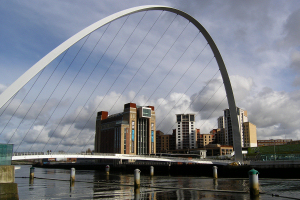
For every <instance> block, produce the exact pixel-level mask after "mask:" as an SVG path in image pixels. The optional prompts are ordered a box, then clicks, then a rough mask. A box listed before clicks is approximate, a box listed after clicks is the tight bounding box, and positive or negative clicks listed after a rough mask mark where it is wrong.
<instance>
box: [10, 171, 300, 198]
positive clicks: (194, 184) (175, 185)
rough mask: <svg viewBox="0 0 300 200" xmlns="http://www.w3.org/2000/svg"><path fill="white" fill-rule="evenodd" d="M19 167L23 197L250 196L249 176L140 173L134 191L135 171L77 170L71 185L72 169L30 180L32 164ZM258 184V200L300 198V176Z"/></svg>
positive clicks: (49, 173) (21, 194)
mask: <svg viewBox="0 0 300 200" xmlns="http://www.w3.org/2000/svg"><path fill="white" fill-rule="evenodd" d="M18 167H20V169H16V174H15V177H16V179H15V182H16V183H17V184H18V191H19V198H20V199H245V200H246V199H251V198H250V195H249V193H248V191H249V181H248V179H228V178H224V179H217V180H214V179H212V178H209V177H207V178H205V177H180V176H176V177H174V176H168V175H166V176H154V177H153V178H150V177H149V176H148V175H147V176H146V175H145V176H144V175H143V172H141V188H140V190H139V191H136V192H135V190H134V187H133V180H134V177H133V173H132V174H116V173H111V174H110V175H109V176H106V175H105V173H104V171H95V170H77V171H76V182H75V184H74V185H73V186H70V182H69V180H70V170H65V169H46V168H35V173H34V176H35V177H36V178H35V179H34V181H33V183H30V181H29V178H28V177H29V173H30V167H31V166H28V165H22V166H16V168H18ZM154 171H155V169H154ZM259 184H260V191H261V192H263V194H260V197H259V198H258V199H274V200H279V199H300V179H295V180H291V179H259ZM220 190H222V191H220ZM225 190H226V191H225ZM272 194H277V195H279V197H278V196H277V197H275V196H273V197H272ZM287 197H288V198H287Z"/></svg>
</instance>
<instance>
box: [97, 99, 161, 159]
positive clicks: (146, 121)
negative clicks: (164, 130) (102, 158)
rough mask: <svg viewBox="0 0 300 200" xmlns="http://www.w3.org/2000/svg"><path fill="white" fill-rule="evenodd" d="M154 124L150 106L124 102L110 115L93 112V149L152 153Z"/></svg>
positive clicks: (102, 151) (153, 115) (126, 152)
mask: <svg viewBox="0 0 300 200" xmlns="http://www.w3.org/2000/svg"><path fill="white" fill-rule="evenodd" d="M155 135H156V124H155V111H154V107H153V106H137V105H136V104H135V103H127V104H125V105H124V111H123V112H121V113H117V114H114V115H108V112H106V111H101V112H98V114H97V120H96V135H95V152H96V153H120V154H135V155H143V154H155V153H156V146H155V145H156V141H155V140H156V136H155Z"/></svg>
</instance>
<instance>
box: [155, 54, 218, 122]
mask: <svg viewBox="0 0 300 200" xmlns="http://www.w3.org/2000/svg"><path fill="white" fill-rule="evenodd" d="M213 59H214V57H212V58H211V60H210V61H209V62H208V63H207V65H206V66H205V67H204V68H203V70H202V71H201V72H200V73H199V74H198V76H197V77H196V78H195V80H194V81H193V82H192V83H191V84H190V86H189V87H188V88H187V89H186V91H185V92H184V93H183V94H182V95H181V97H180V98H179V99H178V101H177V102H176V103H175V104H174V106H173V107H172V108H171V110H169V112H168V114H167V115H165V117H164V118H163V120H162V121H161V122H160V123H159V124H158V125H157V127H159V126H160V125H161V123H162V122H163V121H164V120H165V119H166V117H167V116H168V115H169V114H170V112H171V111H172V110H173V109H174V107H175V106H176V105H177V104H178V103H179V101H180V100H181V99H182V97H183V96H184V95H185V94H186V93H187V92H188V90H189V89H190V88H191V86H192V85H193V84H194V83H195V82H196V80H197V79H198V78H199V77H200V75H201V74H202V73H203V72H204V70H205V69H206V68H207V67H208V65H209V64H210V63H211V61H212V60H213ZM217 72H218V71H217ZM215 75H216V74H215ZM215 75H214V76H215ZM214 76H213V77H214ZM213 77H212V79H213ZM212 79H211V80H212ZM211 80H210V81H211ZM210 81H209V82H210ZM209 82H208V83H209ZM206 86H207V84H206ZM206 86H205V87H206ZM205 87H204V88H205ZM204 88H203V89H202V90H201V92H202V91H203V90H204ZM201 92H200V93H201Z"/></svg>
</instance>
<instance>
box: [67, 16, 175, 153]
mask: <svg viewBox="0 0 300 200" xmlns="http://www.w3.org/2000/svg"><path fill="white" fill-rule="evenodd" d="M176 17H177V15H176V16H175V17H174V18H173V20H172V21H171V23H170V24H169V25H168V27H167V29H166V30H165V31H164V33H163V34H162V35H164V34H165V33H166V31H167V30H168V29H169V28H170V26H171V25H172V23H173V21H174V20H175V19H176ZM161 39H162V36H161V37H160V39H159V40H158V41H157V42H156V44H155V45H154V47H153V48H152V50H151V51H150V53H149V54H148V56H147V57H146V59H145V60H144V61H143V63H142V64H141V66H142V65H144V63H145V62H146V60H147V59H148V57H149V56H150V54H151V53H152V52H153V50H154V49H155V47H156V46H157V44H158V43H159V41H160V40H161ZM103 99H104V97H103V98H102V100H101V102H100V103H99V104H98V106H97V108H96V109H95V110H94V112H93V114H92V115H91V116H90V118H89V119H88V121H87V122H86V124H87V123H88V122H89V121H90V119H91V117H92V116H93V115H94V113H95V112H96V111H97V110H98V108H99V106H100V104H101V103H102V101H103ZM86 124H85V126H86ZM85 126H84V127H85ZM90 139H91V137H90ZM90 139H89V140H90ZM76 140H77V138H76ZM89 140H88V141H87V143H88V142H89ZM74 142H75V141H74ZM74 142H73V144H74ZM87 143H86V144H87ZM73 144H72V146H73ZM85 146H86V145H85ZM70 148H71V147H70ZM70 148H69V149H68V151H69V150H70Z"/></svg>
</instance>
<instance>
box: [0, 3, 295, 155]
mask: <svg viewBox="0 0 300 200" xmlns="http://www.w3.org/2000/svg"><path fill="white" fill-rule="evenodd" d="M141 5H165V6H170V7H174V8H177V9H179V10H182V11H184V12H186V13H188V14H189V15H191V16H192V17H194V18H195V19H196V20H198V21H199V22H200V23H201V24H202V25H203V26H204V28H205V29H206V30H207V31H208V33H209V34H210V35H211V37H212V38H213V40H214V42H215V43H216V45H217V47H218V49H219V51H220V53H221V55H222V58H223V60H224V62H225V65H226V68H227V71H228V74H229V77H230V80H231V84H232V88H233V92H234V97H235V100H236V105H237V106H238V107H240V108H242V109H244V110H247V112H248V118H249V121H250V122H251V123H253V124H255V125H256V127H257V138H258V139H293V140H298V139H299V137H300V118H298V114H299V110H300V91H299V89H300V88H299V86H300V48H299V47H300V38H299V35H300V2H299V1H297V0H295V1H293V0H287V1H277V0H270V1H268V0H265V1H239V0H226V1H197V0H186V1H181V0H160V1H155V0H151V1H149V0H144V1H143V0H123V1H117V0H102V1H93V0H89V1H79V0H65V1H58V0H51V1H49V0H48V1H46V0H28V1H16V0H12V1H2V3H1V4H0V23H1V29H0V52H1V53H0V93H1V92H3V91H4V90H5V89H6V88H7V87H8V86H9V85H10V84H12V83H13V82H14V81H15V80H16V79H17V78H18V77H19V76H21V75H22V74H23V73H24V72H25V71H26V70H28V69H29V68H30V67H31V66H32V65H34V64H35V63H36V62H38V61H39V60H40V59H41V58H43V57H44V56H45V55H46V54H47V53H49V52H50V51H51V50H53V49H54V48H56V47H57V46H58V45H60V44H61V43H62V42H64V41H65V40H67V39H68V38H70V37H71V36H73V35H75V34H76V33H77V32H79V31H81V30H82V29H84V28H85V27H87V26H89V25H91V24H93V23H94V22H96V21H98V20H100V19H103V18H105V17H107V16H109V15H111V14H114V13H116V12H118V11H121V10H124V9H128V8H131V7H135V6H141ZM144 14H145V13H137V14H134V15H132V16H129V17H128V18H126V17H125V18H121V19H119V20H116V21H115V22H114V24H113V23H112V24H111V25H109V26H107V25H106V26H104V27H102V28H101V29H99V31H96V32H95V33H93V34H91V36H90V37H89V38H88V40H87V41H86V43H84V41H85V40H84V39H83V40H81V41H79V42H78V44H76V45H74V46H73V47H72V48H70V49H69V50H68V52H67V53H66V57H64V58H63V54H62V55H61V56H59V57H58V58H57V59H55V60H54V61H53V62H52V63H51V65H50V66H49V67H47V68H46V69H45V72H43V73H42V75H41V78H40V79H41V80H40V79H38V80H37V82H36V83H37V84H36V88H41V87H42V85H43V84H42V80H46V79H47V76H46V74H47V75H49V74H51V72H52V71H51V70H54V68H55V66H56V65H60V66H61V68H58V70H57V71H55V72H54V75H53V77H51V80H50V81H49V83H50V84H49V85H52V86H53V85H54V83H57V82H58V81H59V80H60V77H61V76H62V74H63V73H64V70H66V69H67V67H68V66H71V64H70V63H71V62H72V59H73V58H74V55H76V52H77V51H78V50H79V49H80V47H81V46H82V50H81V52H80V54H81V58H76V62H77V64H72V69H71V70H68V71H67V74H68V75H69V76H66V78H65V79H63V80H62V81H61V83H60V84H59V87H58V88H57V90H56V91H55V92H54V93H53V95H52V96H51V98H50V99H49V100H48V102H47V104H46V105H45V106H44V107H43V105H44V102H45V99H46V92H43V93H42V94H40V96H39V98H38V99H36V101H35V100H34V98H35V96H37V95H39V94H38V92H37V91H38V90H37V89H33V90H31V91H30V92H31V93H29V95H28V96H27V97H26V100H25V101H24V102H23V103H22V104H21V106H18V105H19V104H20V102H21V101H22V97H23V96H25V95H26V92H28V91H29V90H30V84H33V82H34V80H35V78H36V77H35V78H34V79H32V81H31V82H30V83H28V85H26V87H24V88H23V89H21V90H20V92H19V93H18V95H17V96H16V97H15V99H14V100H13V101H12V102H11V105H10V106H9V107H7V109H6V110H5V111H4V108H1V110H0V111H1V113H2V112H3V111H4V112H3V114H1V116H0V118H1V120H0V131H1V134H0V142H4V143H6V142H8V141H9V142H10V143H14V144H15V149H16V147H17V149H18V151H28V149H30V150H31V151H41V150H47V149H57V150H60V149H62V150H64V151H67V150H68V149H70V148H73V149H72V150H73V151H79V150H80V149H81V148H83V149H84V150H85V149H87V148H91V149H93V143H94V141H93V134H94V127H95V117H96V113H95V112H97V111H100V110H107V111H110V113H111V114H114V113H118V112H121V111H122V110H123V105H124V104H125V103H128V102H131V101H132V100H134V102H136V103H137V104H138V105H144V104H145V105H155V108H156V118H157V126H158V125H159V127H157V128H158V129H161V130H163V131H164V132H165V133H167V134H170V133H171V129H172V127H173V124H174V123H175V114H176V113H196V114H197V117H196V120H197V122H196V127H197V128H200V129H201V133H208V132H209V131H210V130H211V129H212V128H217V127H216V124H217V122H216V118H217V117H218V116H221V115H223V110H224V109H227V108H228V105H227V101H226V99H225V100H224V98H225V96H226V94H225V91H224V88H223V86H222V79H221V77H220V75H218V74H217V75H216V76H214V74H215V72H216V70H217V65H216V63H215V61H214V60H213V61H212V62H211V63H210V60H211V59H212V58H213V55H212V54H211V51H210V49H209V48H208V47H207V46H206V42H205V41H204V40H203V38H202V37H201V34H199V33H198V32H197V30H196V29H195V27H193V26H192V25H191V24H189V23H188V21H186V20H184V19H183V18H180V17H178V16H177V17H176V16H175V15H174V14H171V13H167V12H163V13H162V14H161V12H158V11H153V12H147V13H146V14H145V15H144ZM160 14H161V16H160V18H159V19H160V20H159V22H157V24H156V23H155V22H154V19H156V17H158V16H159V15H160ZM173 20H174V21H173ZM172 21H173V22H172ZM171 22H172V23H171ZM152 24H155V25H154V26H153V28H152V29H151V25H152ZM169 25H170V28H169V29H168V31H166V33H165V35H163V39H162V40H161V41H160V40H159V34H158V33H159V32H160V34H161V33H162V32H163V30H166V28H167V27H168V26H169ZM120 27H122V29H121V31H120V33H119V34H117V37H116V38H115V39H114V40H113V38H114V35H115V34H116V33H117V32H118V30H120ZM136 27H137V28H136ZM106 28H107V31H106V34H103V37H102V39H101V40H99V37H100V35H101V34H102V33H104V31H105V29H106ZM135 28H136V29H135ZM150 29H151V30H152V31H151V34H149V35H147V33H148V32H147V30H150ZM182 30H183V32H182V34H181V31H182ZM131 34H132V35H131ZM144 37H145V38H146V39H144V40H143V38H144ZM176 38H179V39H178V40H176ZM98 40H99V41H100V42H99V45H98V46H96V47H95V49H94V50H93V54H92V55H94V54H95V55H94V56H91V57H90V59H89V64H84V63H85V58H86V57H87V56H88V55H89V52H91V50H92V49H93V47H94V45H95V44H96V43H97V41H98ZM110 41H114V42H113V43H111V44H110ZM141 41H143V43H140V42H141ZM156 41H159V43H158V44H157V47H156V46H155V43H156ZM174 41H175V43H174V44H173V43H172V42H174ZM125 43H126V45H124V46H122V45H123V44H125ZM140 44H141V45H140ZM172 44H173V45H174V46H172ZM139 45H140V46H139ZM189 45H190V46H189ZM170 46H172V48H171V49H170V50H169V51H168V49H167V48H168V47H170ZM107 47H109V48H107ZM154 47H155V49H158V50H156V51H154V52H153V53H149V52H151V48H154ZM106 49H107V51H106V52H105V50H106ZM135 49H138V51H137V52H138V53H139V56H135V51H134V50H135ZM185 49H187V51H186V52H185ZM202 51H203V52H202ZM118 52H119V54H118ZM166 52H168V53H166ZM199 52H201V54H200V58H199V59H197V60H196V62H195V63H194V64H193V59H195V58H196V57H197V55H199ZM104 53H105V56H104V57H103V58H102V59H101V62H100V65H101V66H106V68H105V67H103V68H96V69H95V71H92V67H91V66H94V65H95V64H96V63H97V61H98V60H99V55H102V54H103V55H104ZM71 55H73V57H72V56H71ZM131 55H134V56H132V58H131ZM148 55H150V56H149V59H147V56H148ZM62 58H63V59H62ZM178 58H180V59H179V60H178ZM60 59H62V62H61V63H60ZM114 59H115V60H114ZM144 60H146V62H144ZM143 62H144V63H143ZM80 65H84V67H85V68H84V69H83V70H82V71H81V72H80V73H79V74H78V76H77V77H76V81H75V82H74V84H73V85H72V86H71V87H70V91H69V92H67V93H66V94H65V93H64V92H63V91H64V89H67V88H68V83H69V82H72V78H71V77H72V75H73V76H75V75H76V74H77V71H78V70H79V66H80ZM206 65H209V67H208V68H207V69H205V70H204V72H203V74H201V77H200V78H199V80H198V79H196V77H197V75H198V74H199V73H200V72H201V70H202V69H203V68H205V66H206ZM109 66H113V67H112V68H111V69H110V70H108V71H107V74H106V76H105V77H103V78H101V77H102V76H101V75H102V74H105V71H106V69H108V67H109ZM124 66H126V68H125V69H124V71H122V67H124ZM140 66H142V67H141V69H140V70H138V69H139V67H140ZM155 67H157V69H155ZM154 69H155V70H154ZM182 69H188V70H187V71H188V73H187V74H186V76H184V77H182V78H180V77H181V75H182V71H183V70H182ZM137 70H138V71H137ZM153 70H154V71H153ZM120 71H122V73H121V74H120V77H119V78H118V79H116V78H117V77H118V76H117V75H118V74H119V72H120ZM136 72H137V73H136ZM90 73H91V79H89V81H88V82H87V83H86V84H85V86H84V87H83V89H82V90H80V88H81V86H82V84H84V78H85V77H88V76H89V74H90ZM135 73H136V76H135V77H134V79H132V80H131V77H132V76H133V74H135ZM151 73H153V75H151V77H150V78H149V80H148V81H147V82H146V83H145V86H144V87H142V89H141V91H140V92H138V88H140V87H139V86H140V85H142V84H143V83H144V82H145V77H148V76H149V74H151ZM168 73H169V74H168ZM114 80H116V81H115V83H114ZM194 80H197V82H196V83H195V84H194V85H193V81H194ZM98 81H101V83H100V86H99V88H100V89H99V90H98V89H97V90H96V92H95V93H94V94H93V95H92V96H91V97H90V98H89V99H87V98H85V97H87V96H89V94H90V93H89V92H92V88H93V87H94V86H96V85H97V82H98ZM130 81H131V82H130ZM176 82H178V83H176ZM160 83H161V85H160ZM127 84H128V87H125V88H124V85H127ZM174 85H175V88H174V89H172V87H173V86H174ZM191 85H193V87H192V88H191V89H188V88H189V86H191ZM110 87H111V88H110ZM108 88H110V89H108ZM154 88H158V89H154ZM51 90H52V89H51V87H50V86H46V87H45V91H48V93H49V91H51ZM77 92H79V94H80V95H79V97H78V99H77V100H76V101H74V102H73V97H72V96H71V94H73V95H76V94H77ZM50 93H51V92H50ZM22 95H23V96H22ZM61 97H63V98H62V99H61ZM29 101H35V104H34V105H33V106H30V104H29ZM70 105H71V106H70ZM69 106H70V109H69V110H68V108H69ZM18 107H19V108H18ZM16 108H18V109H17V111H16ZM28 108H30V112H28V113H27V111H26V110H28ZM41 108H42V111H40V110H41ZM54 110H55V113H54V114H53V115H51V113H52V111H54ZM26 113H27V114H26ZM37 113H39V114H40V115H39V116H40V117H39V118H38V119H36V115H37ZM65 113H66V114H65ZM91 113H93V115H92V116H91ZM166 113H167V114H166ZM12 115H13V116H14V117H12V118H11V116H12ZM59 115H60V116H64V115H65V116H64V117H63V118H62V120H59V118H58V116H59ZM90 116H91V120H90V121H88V122H86V119H88V118H90ZM10 118H11V119H10ZM48 120H49V121H48ZM33 141H34V142H33ZM33 143H34V144H33ZM19 144H21V145H20V147H19Z"/></svg>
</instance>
